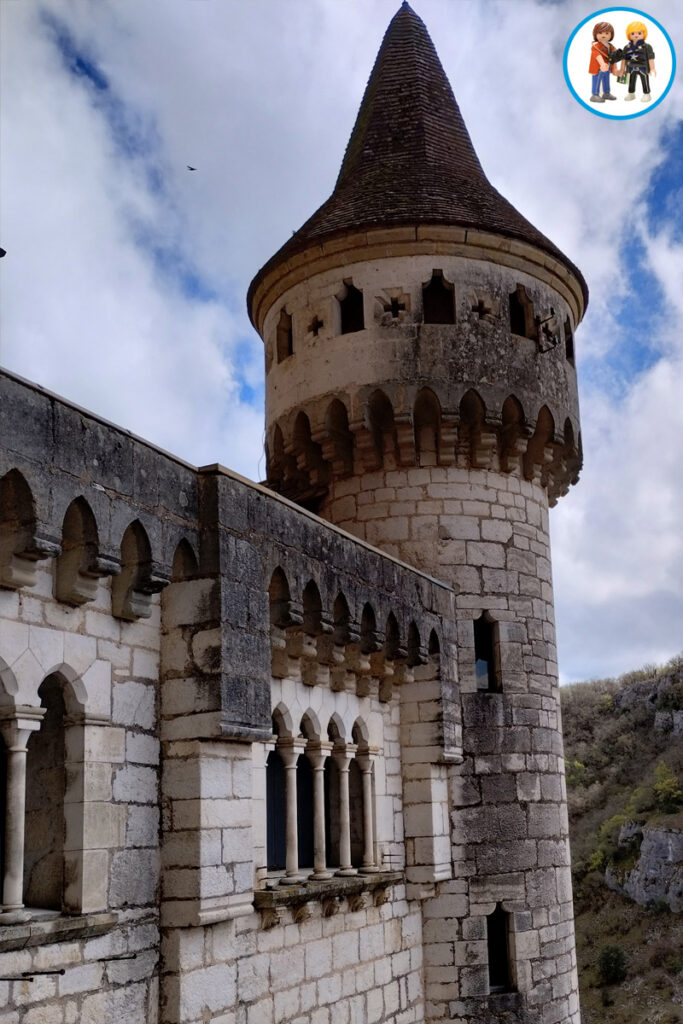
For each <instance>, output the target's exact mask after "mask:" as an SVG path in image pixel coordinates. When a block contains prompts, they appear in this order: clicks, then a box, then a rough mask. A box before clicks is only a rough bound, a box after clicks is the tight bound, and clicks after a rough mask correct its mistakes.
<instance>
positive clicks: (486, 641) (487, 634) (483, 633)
mask: <svg viewBox="0 0 683 1024" xmlns="http://www.w3.org/2000/svg"><path fill="white" fill-rule="evenodd" d="M494 625H495V624H494V623H493V622H490V621H489V620H488V619H487V618H486V615H485V614H482V615H480V616H479V618H478V619H475V621H474V672H475V676H476V680H477V689H478V690H487V691H488V692H489V693H496V692H498V691H500V689H501V687H500V678H499V673H498V671H497V667H496V644H495V637H494Z"/></svg>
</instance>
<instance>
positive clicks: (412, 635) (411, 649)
mask: <svg viewBox="0 0 683 1024" xmlns="http://www.w3.org/2000/svg"><path fill="white" fill-rule="evenodd" d="M424 660H425V659H424V654H423V651H422V640H421V639H420V631H419V629H418V628H417V626H416V625H415V623H414V622H411V623H410V625H409V626H408V664H409V665H410V666H411V667H412V668H414V667H415V665H422V664H424Z"/></svg>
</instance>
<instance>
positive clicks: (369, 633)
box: [360, 603, 382, 654]
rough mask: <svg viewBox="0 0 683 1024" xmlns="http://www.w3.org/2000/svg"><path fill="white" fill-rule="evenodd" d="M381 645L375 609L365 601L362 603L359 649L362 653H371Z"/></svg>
mask: <svg viewBox="0 0 683 1024" xmlns="http://www.w3.org/2000/svg"><path fill="white" fill-rule="evenodd" d="M381 646H382V644H381V643H380V640H379V634H378V632H377V616H376V615H375V610H374V608H373V607H372V605H371V604H370V603H366V604H365V605H363V613H362V615H361V620H360V649H361V651H362V652H363V654H373V653H374V652H375V651H379V650H380V648H381Z"/></svg>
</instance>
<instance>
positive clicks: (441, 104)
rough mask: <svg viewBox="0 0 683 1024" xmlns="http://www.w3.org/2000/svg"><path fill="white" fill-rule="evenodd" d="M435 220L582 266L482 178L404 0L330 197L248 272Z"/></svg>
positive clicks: (423, 33) (440, 72) (430, 47)
mask: <svg viewBox="0 0 683 1024" xmlns="http://www.w3.org/2000/svg"><path fill="white" fill-rule="evenodd" d="M407 224H440V225H452V226H459V227H465V228H476V229H477V230H481V231H490V232H493V233H494V234H498V235H503V236H506V237H510V238H517V239H520V240H522V241H524V242H529V243H530V244H531V245H534V246H536V247H538V248H540V249H542V250H544V251H545V252H547V253H549V254H550V255H551V256H553V257H555V258H556V259H558V260H559V261H560V262H562V263H563V264H564V265H565V266H566V267H568V269H569V270H570V271H571V272H572V274H574V275H575V276H576V278H577V279H578V281H579V282H580V284H581V287H582V289H583V292H584V299H587V294H588V292H587V287H586V284H585V281H584V279H583V276H582V275H581V273H580V271H579V270H578V269H577V268H576V267H575V266H574V264H573V263H571V261H570V260H569V259H567V257H566V256H565V255H564V254H563V253H562V252H561V251H560V250H559V249H558V248H557V246H555V245H554V244H553V243H552V242H551V241H550V239H548V238H546V237H545V235H543V234H542V233H541V232H540V231H538V230H537V229H536V228H535V227H534V226H533V225H532V224H530V223H529V221H528V220H526V218H525V217H523V216H522V215H521V213H519V212H518V211H517V210H516V209H515V208H514V206H512V204H511V203H509V202H508V201H507V199H505V198H503V196H501V195H500V193H499V192H498V191H496V189H495V188H494V187H493V185H491V183H490V182H489V181H488V179H487V177H486V175H485V174H484V171H483V169H482V166H481V164H480V163H479V159H478V157H477V154H476V153H475V151H474V147H473V145H472V142H471V140H470V137H469V134H468V131H467V128H466V127H465V122H464V121H463V118H462V115H461V113H460V109H459V107H458V104H457V102H456V100H455V96H454V95H453V91H452V89H451V86H450V83H449V81H448V78H447V77H446V74H445V72H444V69H443V67H442V64H441V61H440V60H439V57H438V55H437V52H436V50H435V48H434V44H433V43H432V40H431V39H430V37H429V33H428V32H427V29H426V27H425V25H424V23H423V22H422V20H421V19H420V18H419V17H418V16H417V15H416V14H415V12H414V11H413V10H412V8H411V7H410V5H409V4H408V3H407V2H404V3H403V4H402V6H401V7H400V8H399V10H398V12H397V13H396V14H395V15H394V17H393V18H392V20H391V22H390V24H389V27H388V29H387V31H386V33H385V36H384V39H383V41H382V45H381V47H380V50H379V53H378V54H377V59H376V61H375V65H374V67H373V69H372V73H371V75H370V78H369V80H368V84H367V87H366V89H365V94H364V96H363V100H362V102H361V105H360V109H359V111H358V116H357V118H356V123H355V126H354V128H353V131H352V133H351V138H350V139H349V143H348V145H347V147H346V153H345V155H344V160H343V162H342V166H341V170H340V172H339V177H338V178H337V182H336V184H335V187H334V191H333V193H332V195H331V196H330V198H329V199H328V200H327V201H326V202H325V203H323V205H322V206H321V207H320V208H319V209H318V210H316V212H315V213H314V214H313V216H312V217H309V219H308V220H307V221H306V222H305V224H303V225H302V227H300V228H299V230H298V231H297V232H295V233H294V235H293V236H292V237H291V238H290V239H288V241H287V242H286V243H285V244H284V245H283V246H282V247H281V248H280V249H279V250H278V251H277V252H276V253H275V255H274V256H272V257H271V259H270V260H269V261H268V262H267V263H266V264H265V266H264V267H262V268H261V270H260V271H259V272H258V274H257V275H256V277H255V278H254V280H253V282H252V284H251V286H250V289H249V299H248V304H249V306H250V307H251V297H252V295H253V293H254V291H255V288H256V286H257V285H258V282H259V280H260V279H261V278H262V277H263V275H264V274H266V273H268V272H269V271H270V270H272V269H273V268H274V267H276V266H277V265H278V264H279V263H282V262H284V261H285V260H287V259H288V258H289V257H291V256H293V255H294V254H295V253H298V252H301V251H303V250H304V249H306V248H307V247H308V246H309V245H311V244H314V243H319V242H323V241H324V240H326V239H328V238H330V237H333V236H336V235H341V234H343V233H344V232H346V231H358V230H363V229H367V228H376V227H395V226H399V225H407Z"/></svg>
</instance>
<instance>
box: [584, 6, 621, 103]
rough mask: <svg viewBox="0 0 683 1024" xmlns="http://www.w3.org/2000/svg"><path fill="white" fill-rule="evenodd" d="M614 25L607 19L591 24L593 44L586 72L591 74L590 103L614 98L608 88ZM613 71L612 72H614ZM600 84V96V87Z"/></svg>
mask: <svg viewBox="0 0 683 1024" xmlns="http://www.w3.org/2000/svg"><path fill="white" fill-rule="evenodd" d="M613 39H614V26H613V25H610V23H609V22H608V21H598V22H596V23H595V25H593V45H592V46H591V59H590V64H589V65H588V73H589V74H590V75H592V76H593V77H592V90H591V103H604V102H605V100H615V99H616V96H613V95H612V93H611V92H610V88H609V76H610V59H609V58H610V56H611V54H612V53H613V51H614V47H613V46H612V40H613ZM614 73H615V72H612V74H614ZM601 86H602V96H601V95H600V87H601Z"/></svg>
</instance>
